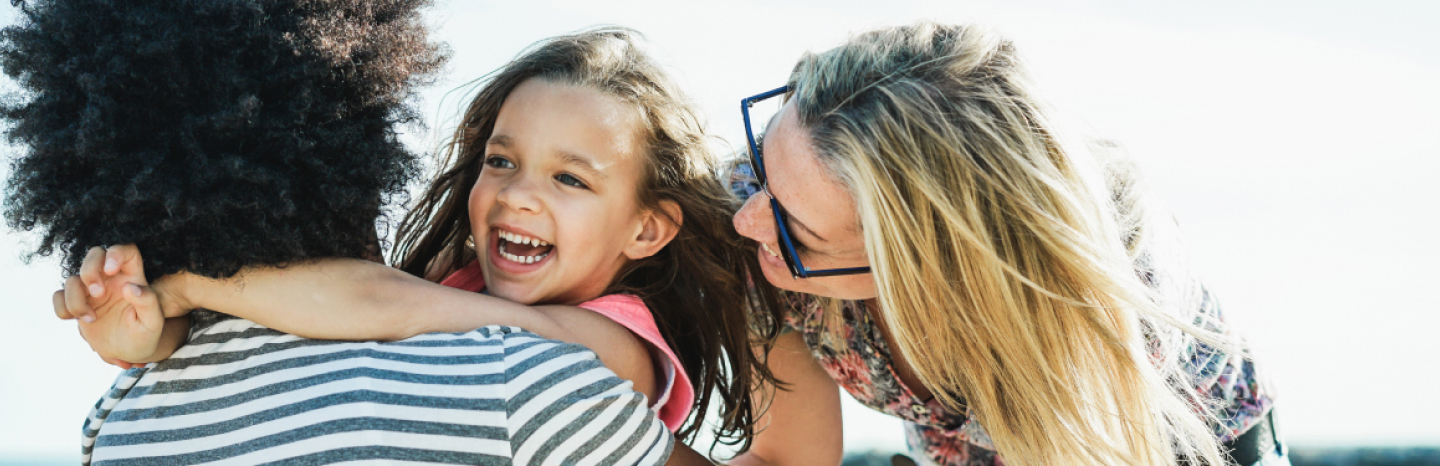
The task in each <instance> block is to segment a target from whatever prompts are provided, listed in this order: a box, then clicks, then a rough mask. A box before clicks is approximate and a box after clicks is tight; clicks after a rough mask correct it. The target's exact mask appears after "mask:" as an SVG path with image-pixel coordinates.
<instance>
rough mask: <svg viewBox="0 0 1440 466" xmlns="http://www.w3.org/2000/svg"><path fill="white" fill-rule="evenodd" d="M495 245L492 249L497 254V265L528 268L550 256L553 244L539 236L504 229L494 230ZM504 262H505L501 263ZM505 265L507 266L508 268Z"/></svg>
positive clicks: (553, 247) (553, 248)
mask: <svg viewBox="0 0 1440 466" xmlns="http://www.w3.org/2000/svg"><path fill="white" fill-rule="evenodd" d="M494 244H495V247H494V248H493V251H494V252H495V255H496V256H498V257H497V258H496V259H498V260H497V261H496V262H497V265H508V266H510V267H515V266H519V267H516V268H518V269H521V270H529V269H532V268H534V267H527V266H535V265H537V264H539V263H540V262H541V261H544V260H545V259H546V258H548V257H550V253H552V252H554V250H555V245H553V244H550V243H547V242H545V241H544V240H541V239H539V238H534V237H530V236H525V235H521V234H518V233H511V232H508V231H505V230H498V229H497V230H496V237H495V242H494ZM502 262H504V263H505V264H502ZM510 267H507V268H510Z"/></svg>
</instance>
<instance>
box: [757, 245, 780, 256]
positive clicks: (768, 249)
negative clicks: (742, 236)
mask: <svg viewBox="0 0 1440 466" xmlns="http://www.w3.org/2000/svg"><path fill="white" fill-rule="evenodd" d="M760 247H762V248H765V252H768V253H770V255H772V256H775V257H780V255H779V254H776V253H775V251H771V250H770V245H768V244H765V243H760Z"/></svg>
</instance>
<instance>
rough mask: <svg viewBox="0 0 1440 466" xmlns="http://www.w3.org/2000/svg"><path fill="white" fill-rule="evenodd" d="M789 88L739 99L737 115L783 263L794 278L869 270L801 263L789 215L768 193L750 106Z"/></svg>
mask: <svg viewBox="0 0 1440 466" xmlns="http://www.w3.org/2000/svg"><path fill="white" fill-rule="evenodd" d="M789 91H790V87H789V86H781V87H780V88H778V89H774V90H771V91H768V92H764V93H761V94H758V95H754V96H751V97H747V98H745V99H744V100H741V101H740V115H742V116H744V118H745V139H746V140H747V141H748V142H749V143H750V168H751V169H752V170H754V171H755V180H756V181H759V182H760V190H761V191H764V192H765V195H766V196H769V197H770V211H771V212H774V213H775V229H776V231H777V232H778V233H779V235H778V236H779V238H780V257H782V258H784V259H785V265H786V266H787V267H789V268H790V276H792V277H794V278H797V279H798V278H810V277H830V276H835V275H854V274H861V273H869V272H870V267H850V268H843V269H822V270H810V269H808V268H806V267H805V264H803V263H801V262H800V255H799V254H797V253H796V252H795V243H797V242H798V241H796V240H795V237H794V235H792V234H790V228H789V227H787V226H786V224H787V223H788V220H789V217H790V216H789V214H786V213H785V208H783V207H780V201H777V200H775V195H773V194H770V182H769V180H767V179H766V177H765V157H764V156H763V155H762V154H761V153H760V144H757V143H756V142H755V130H754V129H752V126H751V125H750V107H752V106H754V105H755V104H756V103H757V102H760V101H763V100H765V99H769V98H772V97H775V96H778V95H786V94H787V93H788V92H789Z"/></svg>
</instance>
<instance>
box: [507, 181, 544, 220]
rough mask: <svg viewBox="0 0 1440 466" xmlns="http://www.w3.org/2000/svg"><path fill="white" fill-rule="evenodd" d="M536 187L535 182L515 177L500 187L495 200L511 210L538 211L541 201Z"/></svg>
mask: <svg viewBox="0 0 1440 466" xmlns="http://www.w3.org/2000/svg"><path fill="white" fill-rule="evenodd" d="M536 189H537V188H536V186H535V184H534V183H533V182H531V181H529V180H527V179H526V178H525V177H516V178H515V179H513V180H511V181H510V182H509V183H506V184H505V186H504V187H502V188H500V192H499V193H496V195H495V200H496V202H499V203H500V205H503V206H505V207H506V208H509V209H511V210H516V211H521V212H532V213H535V212H540V210H541V206H542V203H541V202H540V197H539V196H538V195H537V193H536Z"/></svg>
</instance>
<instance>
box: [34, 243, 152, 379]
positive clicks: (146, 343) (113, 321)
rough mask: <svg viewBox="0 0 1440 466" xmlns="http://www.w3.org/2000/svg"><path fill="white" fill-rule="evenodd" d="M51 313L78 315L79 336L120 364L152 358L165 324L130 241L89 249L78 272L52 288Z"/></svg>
mask: <svg viewBox="0 0 1440 466" xmlns="http://www.w3.org/2000/svg"><path fill="white" fill-rule="evenodd" d="M55 314H56V315H57V316H59V317H60V318H61V319H71V318H78V319H80V321H81V322H80V335H81V336H83V337H84V338H85V341H86V342H88V343H89V344H90V348H91V349H93V350H94V351H95V352H96V353H99V355H100V357H101V359H104V360H105V361H106V362H109V363H111V364H115V365H117V366H121V367H128V366H130V364H124V363H125V362H129V363H137V362H148V361H150V360H152V356H154V354H155V353H156V349H157V346H158V345H159V342H160V338H161V334H162V332H163V330H164V327H165V316H164V314H163V313H162V312H161V308H160V302H159V299H158V298H157V297H156V295H155V293H154V292H153V291H152V290H151V289H150V287H149V286H148V283H147V282H146V280H145V272H144V268H143V266H142V262H141V258H140V251H139V250H138V249H136V248H135V246H133V245H124V246H114V247H111V248H108V250H107V249H104V248H98V247H97V248H91V249H90V251H89V253H88V254H87V255H86V256H85V261H84V263H83V264H82V265H81V266H80V274H79V275H75V276H71V277H69V278H68V279H67V280H66V281H65V290H63V291H60V292H57V293H56V296H55Z"/></svg>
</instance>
